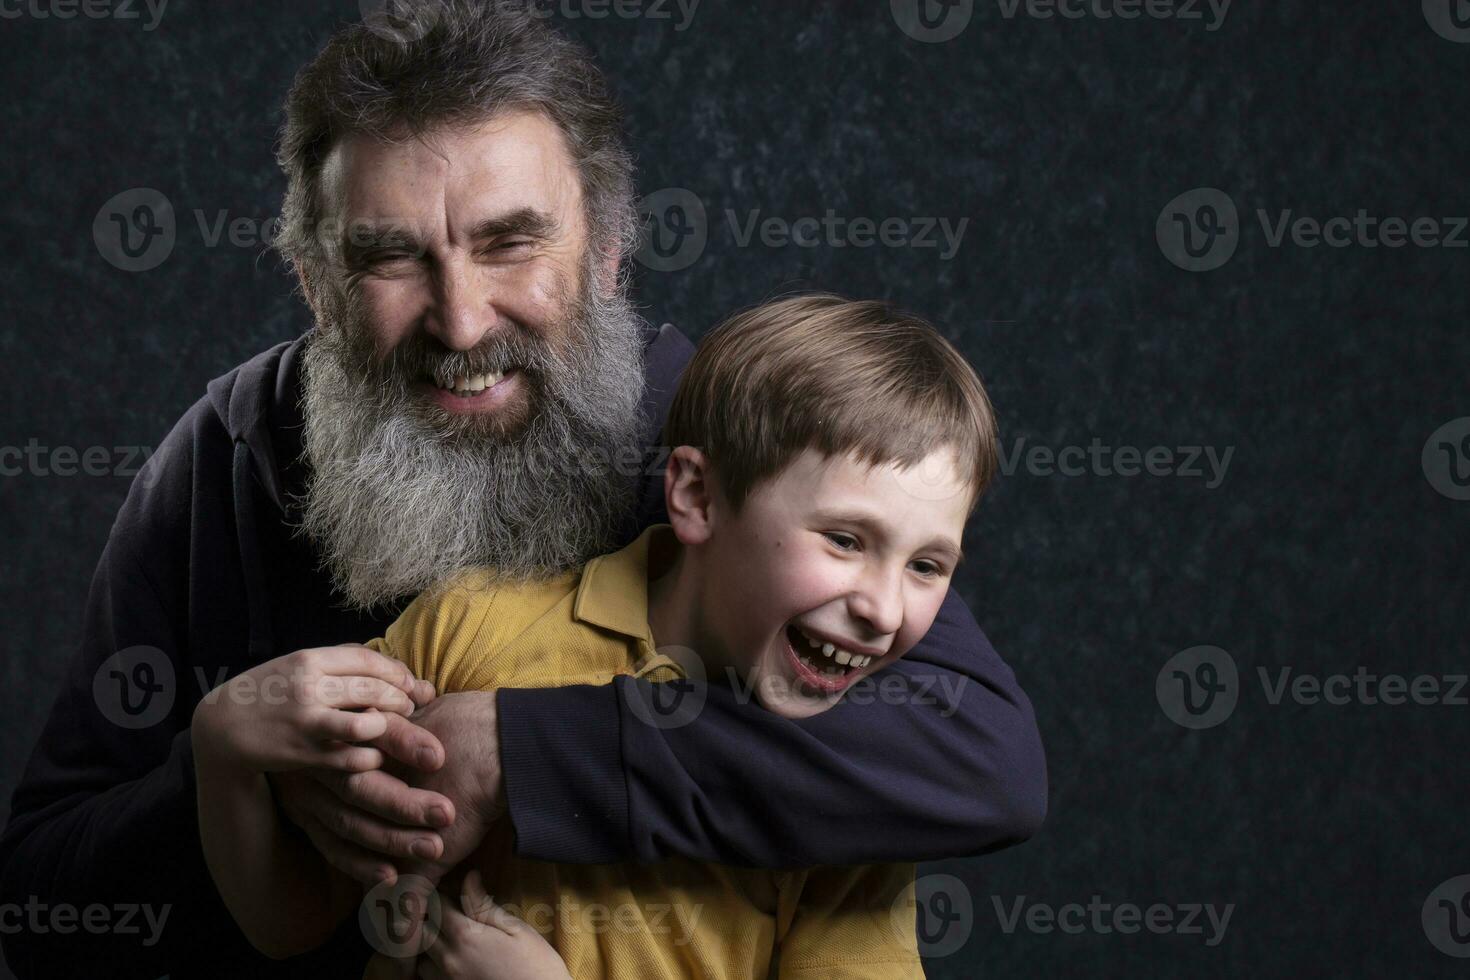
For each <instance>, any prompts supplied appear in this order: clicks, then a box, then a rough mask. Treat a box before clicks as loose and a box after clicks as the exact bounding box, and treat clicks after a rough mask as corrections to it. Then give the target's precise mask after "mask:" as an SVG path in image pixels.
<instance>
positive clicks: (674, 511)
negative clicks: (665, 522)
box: [664, 446, 716, 544]
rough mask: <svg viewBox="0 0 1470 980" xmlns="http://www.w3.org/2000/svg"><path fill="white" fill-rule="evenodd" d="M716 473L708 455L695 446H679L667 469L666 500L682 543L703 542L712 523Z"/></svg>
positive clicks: (665, 474)
mask: <svg viewBox="0 0 1470 980" xmlns="http://www.w3.org/2000/svg"><path fill="white" fill-rule="evenodd" d="M713 480H714V474H713V473H711V472H710V465H709V458H708V457H707V456H705V454H704V453H702V452H700V451H699V450H698V449H695V448H694V447H693V446H679V447H677V448H676V449H675V450H674V451H673V452H672V453H670V454H669V459H668V465H667V467H666V468H665V469H664V503H665V505H666V506H667V507H668V511H669V523H670V524H671V525H673V528H674V534H675V536H677V537H678V539H679V542H680V543H681V544H703V543H704V542H705V541H707V540H709V535H710V526H711V524H712V523H713V514H712V513H711V508H712V505H713V503H714V495H715V492H716V491H715V486H714V482H713Z"/></svg>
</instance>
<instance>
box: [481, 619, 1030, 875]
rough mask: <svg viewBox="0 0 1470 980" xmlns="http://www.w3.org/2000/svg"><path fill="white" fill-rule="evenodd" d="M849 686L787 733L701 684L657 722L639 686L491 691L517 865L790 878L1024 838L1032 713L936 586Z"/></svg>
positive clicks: (719, 688) (730, 695)
mask: <svg viewBox="0 0 1470 980" xmlns="http://www.w3.org/2000/svg"><path fill="white" fill-rule="evenodd" d="M640 686H642V691H641V693H640V690H639V687H640ZM859 687H860V688H861V691H860V690H858V689H854V690H853V691H850V692H849V693H848V694H847V696H846V697H844V698H843V700H842V701H840V702H838V704H837V705H836V706H835V707H833V708H832V709H830V710H829V711H827V712H825V713H823V714H820V715H817V716H815V717H813V718H810V719H806V720H804V721H799V722H798V721H790V720H787V719H784V718H781V717H780V716H778V715H775V714H772V713H771V712H768V711H766V710H765V709H764V708H762V707H761V706H760V705H759V704H757V703H755V702H754V700H753V699H752V698H750V697H749V696H745V695H742V694H741V693H740V692H738V691H732V690H730V689H729V688H727V687H726V686H725V685H722V684H710V685H708V686H707V687H706V688H704V689H703V697H704V698H705V700H704V702H703V706H702V708H701V709H700V710H699V711H698V712H697V713H696V714H695V715H694V716H693V718H692V720H690V721H689V722H688V723H687V724H682V725H673V726H669V725H659V724H650V723H648V722H646V721H643V720H642V718H644V717H648V712H646V711H644V712H641V713H640V712H639V711H635V710H634V709H633V708H632V707H631V705H632V704H633V703H634V700H633V699H635V698H638V699H640V701H641V703H648V698H647V695H648V686H647V684H646V682H643V681H634V680H631V679H629V678H619V679H618V680H617V681H616V682H615V683H614V684H613V685H610V686H607V687H566V688H557V689H550V690H502V691H500V692H499V694H498V714H499V724H498V727H499V732H500V741H501V765H502V767H503V771H504V781H505V792H506V800H507V803H508V806H509V810H510V815H511V818H512V821H513V823H514V825H515V831H516V850H517V853H519V854H520V855H521V856H523V857H528V858H532V859H536V860H543V861H562V862H568V863H599V862H611V861H621V860H644V861H652V860H662V859H665V858H668V857H672V856H682V857H687V858H691V859H694V860H699V861H712V862H717V863H725V864H740V865H748V866H754V867H765V868H793V867H809V866H812V865H820V864H848V865H851V864H871V863H876V862H880V861H923V860H932V859H937V858H940V857H954V856H961V855H969V854H980V853H985V852H988V851H993V850H996V849H999V848H1002V847H1006V846H1009V845H1012V844H1016V843H1019V842H1021V841H1023V840H1026V839H1027V838H1028V837H1030V836H1031V835H1032V834H1033V833H1035V832H1036V829H1037V828H1038V827H1039V826H1040V824H1041V821H1042V817H1043V816H1044V814H1045V811H1046V764H1045V758H1044V755H1043V753H1042V748H1041V739H1040V735H1039V734H1038V732H1037V729H1036V719H1035V717H1034V715H1033V713H1032V708H1031V703H1030V701H1029V700H1028V699H1027V698H1026V695H1025V694H1024V693H1022V691H1021V689H1020V687H1019V686H1018V685H1017V684H1016V679H1015V676H1014V675H1013V674H1012V673H1011V670H1010V668H1009V667H1007V666H1006V665H1005V663H1004V662H1002V661H1001V659H1000V657H999V656H998V655H997V654H996V653H995V651H994V650H993V649H992V648H991V645H990V642H989V641H988V640H987V639H986V638H985V635H984V633H982V632H981V631H980V628H979V626H978V625H976V623H975V620H974V617H973V616H971V615H970V612H969V610H967V609H966V608H965V606H964V604H963V603H962V602H961V601H960V599H959V597H958V596H957V595H956V594H955V593H954V591H953V590H951V591H950V593H949V595H948V596H947V597H946V598H945V601H944V605H943V606H942V607H941V608H940V611H939V615H938V616H937V617H936V619H935V621H934V625H933V627H932V628H931V629H930V631H929V633H928V635H927V636H925V637H924V639H923V640H922V641H920V642H919V643H918V644H917V645H916V646H915V647H914V649H913V650H912V651H910V653H909V654H908V656H906V657H905V658H904V659H903V660H900V661H898V662H897V663H895V664H893V665H892V666H890V667H888V668H886V669H884V670H883V671H880V672H878V673H877V674H875V675H873V677H872V678H871V679H870V681H869V682H868V683H867V685H866V686H865V687H864V686H863V685H860V686H859ZM860 694H861V696H860ZM859 702H862V703H859ZM854 814H861V815H862V819H860V820H858V819H853V815H854ZM814 816H818V817H819V816H829V817H832V818H833V819H831V820H820V819H812V818H813V817H814Z"/></svg>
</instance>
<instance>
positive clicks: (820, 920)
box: [776, 864, 924, 980]
mask: <svg viewBox="0 0 1470 980" xmlns="http://www.w3.org/2000/svg"><path fill="white" fill-rule="evenodd" d="M913 883H914V866H913V865H912V864H873V865H863V866H858V867H845V868H843V867H829V868H813V869H811V870H810V871H802V872H797V873H795V874H794V875H793V876H792V880H791V882H790V883H789V884H787V885H786V887H784V888H783V889H782V890H781V897H780V902H779V905H778V908H777V915H776V962H777V974H776V975H777V976H778V977H779V978H780V980H826V978H828V977H834V976H841V977H843V978H844V980H906V978H913V977H917V978H920V980H922V978H923V976H924V966H923V963H922V961H921V960H920V959H919V948H918V945H919V944H918V937H917V935H916V933H915V924H916V915H917V909H916V907H915V905H914V891H913V888H912V887H911V886H912V885H913Z"/></svg>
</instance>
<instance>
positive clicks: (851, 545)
mask: <svg viewBox="0 0 1470 980" xmlns="http://www.w3.org/2000/svg"><path fill="white" fill-rule="evenodd" d="M822 533H823V534H824V535H825V536H826V538H827V540H828V541H831V542H832V543H833V544H834V545H836V546H837V547H838V548H840V549H841V550H843V551H852V550H854V549H856V548H857V545H858V541H857V538H855V537H853V536H852V535H851V534H843V533H842V532H841V531H823V532H822Z"/></svg>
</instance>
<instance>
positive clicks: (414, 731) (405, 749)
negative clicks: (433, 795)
mask: <svg viewBox="0 0 1470 980" xmlns="http://www.w3.org/2000/svg"><path fill="white" fill-rule="evenodd" d="M384 717H386V718H387V719H388V721H387V726H386V728H385V729H384V730H383V731H382V732H381V733H380V734H378V735H375V736H373V738H372V743H373V745H374V746H375V747H376V748H379V749H382V750H383V752H384V753H385V754H387V755H388V756H390V757H392V758H394V759H397V760H398V761H399V762H401V763H403V764H404V765H406V766H412V767H413V768H415V769H418V770H421V771H423V772H433V771H434V770H436V769H438V768H439V767H440V766H442V765H443V764H444V744H443V743H442V742H440V741H439V740H438V739H437V738H435V737H434V735H433V734H432V733H430V732H429V730H428V729H426V728H420V727H419V726H418V725H415V724H414V723H413V722H412V721H410V720H408V719H407V718H404V717H403V716H402V715H385V716H384Z"/></svg>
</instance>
